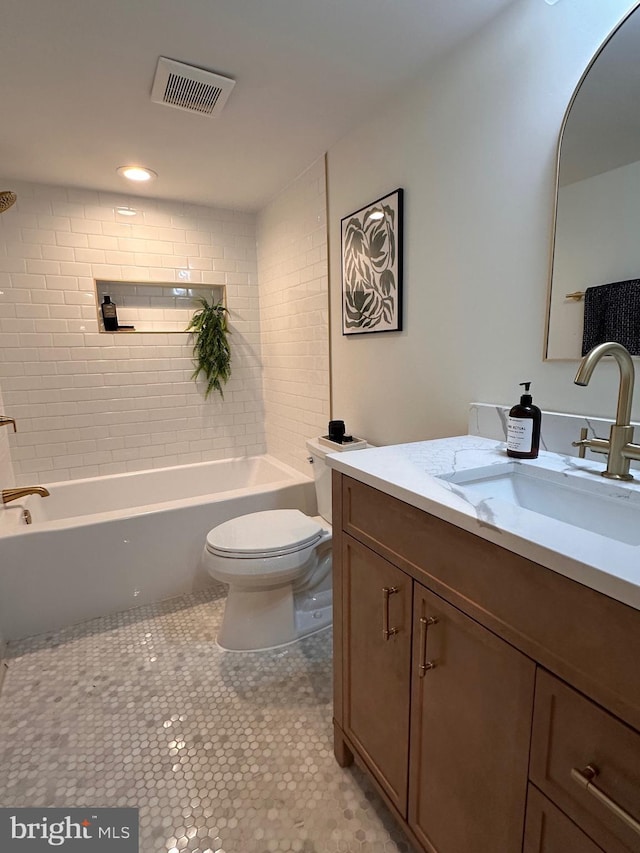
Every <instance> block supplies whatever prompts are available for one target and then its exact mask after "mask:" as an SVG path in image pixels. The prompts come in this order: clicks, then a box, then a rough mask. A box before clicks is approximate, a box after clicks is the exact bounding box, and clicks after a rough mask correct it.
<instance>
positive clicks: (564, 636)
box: [333, 472, 640, 853]
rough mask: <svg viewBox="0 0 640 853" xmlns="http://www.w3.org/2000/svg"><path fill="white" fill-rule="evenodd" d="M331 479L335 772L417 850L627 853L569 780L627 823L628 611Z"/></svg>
mask: <svg viewBox="0 0 640 853" xmlns="http://www.w3.org/2000/svg"><path fill="white" fill-rule="evenodd" d="M333 477H334V509H333V523H334V647H335V653H334V695H335V700H334V731H335V754H336V758H337V760H338V761H339V763H340V764H341V765H343V766H345V765H347V764H349V763H350V762H351V761H352V760H354V759H355V760H356V761H357V762H358V764H360V765H361V766H362V767H363V768H364V769H365V771H367V772H368V773H369V775H370V776H371V778H372V780H373V781H374V783H375V784H376V786H377V788H378V790H379V791H380V793H381V794H382V796H383V798H384V799H385V800H386V802H387V804H388V805H389V807H390V808H391V810H392V812H393V813H394V814H395V817H396V819H397V820H398V821H399V823H400V824H401V825H402V827H403V828H404V830H405V832H406V833H407V836H408V837H409V839H410V840H411V841H412V843H413V844H414V845H415V847H416V849H417V850H421V851H427V853H598V851H602V853H625V851H629V852H631V851H632V853H640V834H636V833H635V832H634V831H633V829H631V830H630V829H629V826H628V825H621V824H620V819H619V817H616V816H615V815H614V814H612V813H611V812H610V810H608V809H607V808H603V806H602V804H601V803H598V802H594V801H593V795H592V794H585V793H584V792H581V791H580V790H579V789H578V787H576V786H575V781H572V780H571V777H570V773H571V770H572V768H573V764H577V765H580V762H581V761H582V762H583V763H587V759H588V760H593V761H594V762H595V761H596V760H597V761H598V762H599V763H600V765H601V771H602V775H601V777H600V780H599V781H601V782H602V785H603V787H605V788H606V789H607V790H608V792H609V793H610V794H611V796H612V798H617V799H618V800H619V801H620V803H621V805H622V806H623V807H624V809H625V810H626V812H627V813H628V814H630V815H634V814H635V815H636V817H640V815H638V814H637V811H638V809H640V731H639V730H640V688H639V684H638V681H639V680H640V679H639V677H638V670H639V666H638V661H640V612H638V611H636V610H633V609H632V608H629V607H627V606H625V605H623V604H620V603H619V602H616V601H613V600H612V599H609V598H607V597H606V596H603V595H600V594H598V593H595V592H594V591H593V590H591V589H588V588H587V587H584V586H582V585H580V584H577V583H575V582H573V581H570V580H568V579H567V578H564V577H562V576H560V575H557V574H556V573H555V572H551V571H549V570H548V569H546V568H544V567H542V566H539V565H536V564H534V563H532V562H531V561H529V560H525V559H524V558H522V557H518V556H517V555H515V554H512V553H510V552H508V551H506V550H504V549H502V548H500V547H499V546H497V545H493V544H492V543H490V542H487V541H486V540H483V539H481V538H479V537H476V536H474V535H473V534H470V533H468V532H466V531H464V530H461V529H459V528H457V527H455V526H454V525H451V524H448V523H446V522H443V521H441V520H440V519H437V518H435V517H433V516H431V515H429V514H428V513H426V512H423V511H421V510H418V509H416V508H415V507H413V506H410V505H408V504H405V503H404V502H402V501H400V500H398V499H396V498H393V497H390V496H389V495H386V494H384V493H382V492H380V491H378V490H376V489H373V488H371V487H369V486H366V485H364V484H362V483H360V482H358V481H355V480H353V479H351V478H349V477H346V476H344V475H342V474H339V473H337V472H334V474H333ZM507 584H508V588H507V587H506V585H507ZM575 688H578V690H579V691H580V692H578V690H576V689H575ZM572 720H576V723H579V725H578V724H577V725H575V726H573V725H572ZM589 756H591V758H589ZM567 762H568V763H567ZM569 765H571V766H569Z"/></svg>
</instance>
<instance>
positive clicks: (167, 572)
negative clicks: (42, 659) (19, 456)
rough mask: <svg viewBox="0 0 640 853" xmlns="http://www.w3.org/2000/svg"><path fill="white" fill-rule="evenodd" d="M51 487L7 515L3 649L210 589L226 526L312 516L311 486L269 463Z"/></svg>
mask: <svg viewBox="0 0 640 853" xmlns="http://www.w3.org/2000/svg"><path fill="white" fill-rule="evenodd" d="M45 485H46V486H47V488H48V489H49V491H50V493H51V495H50V497H47V498H40V497H37V496H35V495H33V496H29V497H28V498H26V499H24V500H20V501H16V502H14V503H12V504H7V505H6V506H5V507H4V508H3V509H2V510H0V625H2V629H3V634H4V638H5V639H6V640H15V639H19V638H22V637H27V636H31V635H32V634H39V633H42V632H43V631H52V630H55V629H58V628H61V627H65V626H67V625H72V624H74V623H76V622H80V621H83V620H85V619H90V618H93V617H94V616H103V615H106V614H108V613H114V612H117V611H119V610H126V609H127V608H130V607H136V606H138V605H139V604H146V603H148V602H152V601H159V600H160V599H163V598H169V597H171V596H174V595H180V594H181V593H184V592H192V591H194V590H196V589H198V588H201V587H203V586H205V585H207V584H208V583H210V582H211V581H210V579H209V577H208V576H207V575H206V574H205V573H204V570H203V569H202V566H201V564H200V556H201V553H202V547H203V544H204V540H205V537H206V534H207V532H208V531H209V530H210V529H211V528H212V527H214V526H215V525H217V524H221V523H222V522H223V521H227V520H228V519H229V518H233V517H235V516H238V515H245V514H246V513H249V512H257V511H259V510H264V509H289V508H297V509H300V510H302V511H303V512H307V513H310V514H312V515H313V514H315V490H314V486H313V480H311V479H310V478H307V477H305V476H304V475H303V474H300V473H298V472H297V471H295V470H294V469H293V468H290V467H289V466H287V465H284V464H282V463H281V462H278V461H277V460H276V459H274V458H272V457H270V456H255V457H245V458H240V459H227V460H222V461H219V462H203V463H198V464H195V465H182V466H177V467H173V468H161V469H157V470H153V471H141V472H136V473H132V474H114V475H111V476H106V477H92V478H90V479H87V480H75V481H69V482H62V483H50V484H49V483H47V484H45ZM0 506H1V505H0ZM24 508H26V509H29V511H30V512H31V514H32V518H33V523H32V524H31V525H26V524H24V522H23V521H22V510H23V509H24Z"/></svg>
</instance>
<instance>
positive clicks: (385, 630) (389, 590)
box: [382, 586, 400, 640]
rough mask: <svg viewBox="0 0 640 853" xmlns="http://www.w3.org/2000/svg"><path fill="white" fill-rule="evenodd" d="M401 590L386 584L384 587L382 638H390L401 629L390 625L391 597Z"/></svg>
mask: <svg viewBox="0 0 640 853" xmlns="http://www.w3.org/2000/svg"><path fill="white" fill-rule="evenodd" d="M396 592H400V590H399V589H398V587H397V586H385V587H383V588H382V596H383V605H382V638H383V640H388V639H389V637H393V635H394V634H397V633H398V631H399V630H400V629H399V628H390V627H389V597H390V596H392V595H395V594H396Z"/></svg>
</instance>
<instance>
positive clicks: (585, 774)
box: [571, 764, 640, 835]
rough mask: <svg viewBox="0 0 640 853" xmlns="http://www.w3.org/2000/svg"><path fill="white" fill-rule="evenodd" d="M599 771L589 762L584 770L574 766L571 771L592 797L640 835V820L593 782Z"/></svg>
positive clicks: (575, 779) (573, 776)
mask: <svg viewBox="0 0 640 853" xmlns="http://www.w3.org/2000/svg"><path fill="white" fill-rule="evenodd" d="M598 773H599V770H598V768H597V767H596V766H595V765H594V764H587V766H586V767H585V768H584V770H577V769H576V768H575V767H574V768H573V770H572V771H571V778H572V779H573V781H574V782H577V783H578V785H580V787H581V788H582V789H583V790H584V791H586V792H587V793H588V794H591V796H592V797H595V798H596V800H597V801H598V802H599V803H601V804H602V805H603V806H604V807H605V808H606V809H609V811H610V812H613V814H614V815H615V816H616V817H619V818H620V820H621V821H622V822H623V823H624V824H625V825H626V826H628V827H629V829H632V830H633V831H634V832H635V833H637V834H638V835H640V821H637V820H636V819H635V818H634V817H633V816H632V815H630V814H629V812H627V811H625V810H624V809H623V808H622V806H619V805H618V804H617V803H616V802H615V800H612V799H611V797H609V796H607V794H605V793H604V791H601V790H600V788H598V787H596V785H594V784H593V780H594V779H595V778H596V777H597V776H598Z"/></svg>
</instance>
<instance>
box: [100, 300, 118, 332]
mask: <svg viewBox="0 0 640 853" xmlns="http://www.w3.org/2000/svg"><path fill="white" fill-rule="evenodd" d="M100 308H101V309H102V320H103V322H104V330H105V332H117V330H118V312H117V311H116V304H115V302H112V301H111V297H110V296H107V295H106V294H105V297H104V300H103V302H102V305H101V306H100Z"/></svg>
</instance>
